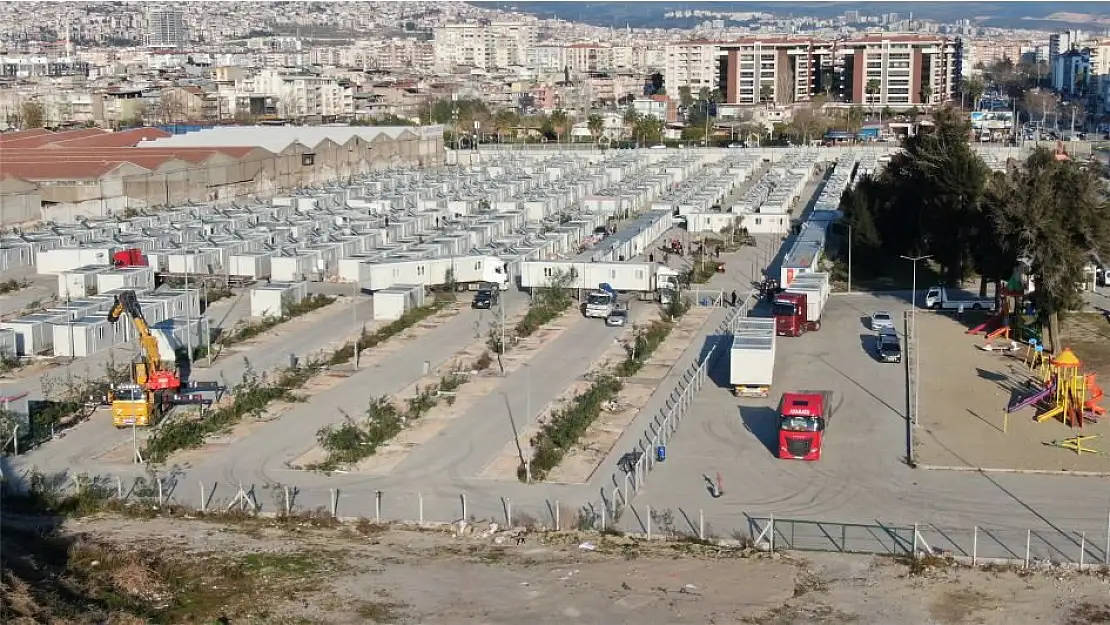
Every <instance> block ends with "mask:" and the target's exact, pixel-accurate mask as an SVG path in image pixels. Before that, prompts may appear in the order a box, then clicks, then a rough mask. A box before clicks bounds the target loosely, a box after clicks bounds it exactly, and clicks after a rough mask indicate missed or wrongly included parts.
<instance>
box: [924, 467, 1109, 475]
mask: <svg viewBox="0 0 1110 625" xmlns="http://www.w3.org/2000/svg"><path fill="white" fill-rule="evenodd" d="M913 468H915V469H923V470H925V471H957V472H964V473H1016V474H1019V475H1057V476H1062V477H1110V471H1068V470H1067V469H1058V470H1049V469H994V468H990V467H960V466H948V465H938V464H915V465H913Z"/></svg>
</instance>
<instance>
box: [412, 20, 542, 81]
mask: <svg viewBox="0 0 1110 625" xmlns="http://www.w3.org/2000/svg"><path fill="white" fill-rule="evenodd" d="M434 36H435V40H434V43H433V50H434V54H435V65H436V67H437V68H439V69H441V70H443V71H452V70H454V69H455V68H456V67H473V68H477V69H498V68H506V67H513V66H526V65H528V62H529V60H530V58H531V53H532V48H533V47H534V46H535V45H536V22H535V21H534V20H528V21H497V22H493V21H481V22H467V23H461V24H446V25H444V26H440V27H437V28H436V29H435V30H434Z"/></svg>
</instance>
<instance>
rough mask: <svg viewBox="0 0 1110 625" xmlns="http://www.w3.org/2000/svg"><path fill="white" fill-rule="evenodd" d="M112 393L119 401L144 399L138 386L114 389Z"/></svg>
mask: <svg viewBox="0 0 1110 625" xmlns="http://www.w3.org/2000/svg"><path fill="white" fill-rule="evenodd" d="M113 395H115V398H116V399H118V400H119V401H142V400H143V399H144V398H143V390H142V389H139V388H122V389H116V391H115V393H113Z"/></svg>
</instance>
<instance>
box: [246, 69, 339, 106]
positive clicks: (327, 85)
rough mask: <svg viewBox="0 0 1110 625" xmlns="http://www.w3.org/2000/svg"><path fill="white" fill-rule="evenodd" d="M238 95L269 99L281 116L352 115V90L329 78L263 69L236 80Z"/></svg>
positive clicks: (304, 73) (305, 73)
mask: <svg viewBox="0 0 1110 625" xmlns="http://www.w3.org/2000/svg"><path fill="white" fill-rule="evenodd" d="M235 89H236V91H237V92H238V93H242V94H251V95H256V96H263V95H268V96H272V97H273V98H274V99H275V101H276V102H277V111H278V115H280V116H282V117H308V116H321V117H347V116H350V115H352V114H354V108H355V107H354V89H353V86H352V85H351V84H349V83H345V82H342V81H339V80H337V79H335V78H333V77H330V76H323V75H320V74H313V73H307V72H298V71H289V70H281V69H264V70H262V71H261V72H259V73H258V74H257V75H255V76H253V77H250V78H244V79H242V80H238V81H236V84H235Z"/></svg>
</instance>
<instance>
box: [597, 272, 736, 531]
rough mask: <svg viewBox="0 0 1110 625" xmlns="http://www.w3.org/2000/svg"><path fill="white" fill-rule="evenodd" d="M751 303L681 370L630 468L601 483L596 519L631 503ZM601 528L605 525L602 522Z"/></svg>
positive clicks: (614, 514)
mask: <svg viewBox="0 0 1110 625" xmlns="http://www.w3.org/2000/svg"><path fill="white" fill-rule="evenodd" d="M722 297H723V293H722ZM754 303H755V297H754V295H749V296H748V298H747V299H745V300H744V302H743V304H741V305H740V307H738V308H736V309H733V310H732V312H730V313H729V314H728V315H727V316H726V317H725V319H724V320H723V321H722V322H721V323H720V325H718V326H717V327H716V328H715V329H714V331H713V333H712V334H711V335H710V336H711V337H716V342H714V343H713V344H712V345H709V347H708V349H706V350H705V351H704V352H703V353H702V354H701V356H700V357H699V358H698V359H697V360H696V361H695V362H694V363H692V364H691V365H690V366H689V367H687V369H686V370H685V371H684V372H683V373H682V376H681V377H680V378H679V379H678V383H677V384H676V385H675V388H674V390H672V391H671V394H670V395H669V396H668V397H667V400H666V402H665V403H664V405H663V408H661V409H660V410H659V412H658V413H657V414H656V415H655V418H654V419H652V421H651V423H650V424H649V425H648V427H647V429H646V430H645V431H644V432H643V434H642V435H641V436H640V437H639V439H638V440H637V441H636V445H635V451H636V452H639V454H640V456H639V459H638V460H637V462H636V463H635V464H634V465H633V466H632V467H630V468H631V470H630V471H627V472H621V471H619V470H618V471H616V472H614V473H613V475H612V478H611V480H610V486H609V487H608V488H610V489H611V490H610V491H608V492H607V490H606V488H607V487H602V491H601V498H602V502H601V505H600V506H598V508H597V509H598V510H601V511H602V513H601V518H600V519H599V520H601V521H604V520H606V519H608V520H610V521H613V520H616V519H618V518H619V515H620V514H621V510H622V509H623V508H626V507H628V506H630V505H631V504H632V500H633V499H634V498H635V496H636V495H637V494H639V492H640V491H641V490H643V488H644V487H645V486H646V484H647V477H648V475H649V474H650V473H651V472H652V471H653V470H654V469H655V466H656V464H657V463H658V458H657V455H656V450H658V449H660V448H663V449H664V450H665V449H666V446H667V444H668V442H669V441H670V439H671V437H672V436H674V434H675V432H677V431H678V426H679V424H680V423H681V422H682V420H683V418H685V416H686V414H687V413H688V412H689V410H690V406H691V405H693V403H694V399H696V397H697V395H698V393H699V392H700V391H701V389H702V388H703V387H704V386H705V383H706V382H707V381H709V368H710V367H711V366H713V361H714V358H715V357H716V356H717V355H718V354H721V353H724V352H725V351H727V349H728V345H725V346H723V347H722V345H721V342H722V341H727V340H728V338H729V337H731V336H732V332H733V329H734V328H735V325H736V320H737V319H739V318H741V317H745V316H747V314H748V312H749V311H750V310H751V308H752V306H753V304H754ZM601 529H605V525H604V523H603V524H602V526H601Z"/></svg>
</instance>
